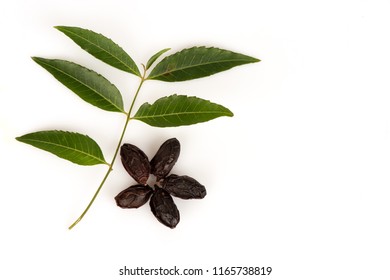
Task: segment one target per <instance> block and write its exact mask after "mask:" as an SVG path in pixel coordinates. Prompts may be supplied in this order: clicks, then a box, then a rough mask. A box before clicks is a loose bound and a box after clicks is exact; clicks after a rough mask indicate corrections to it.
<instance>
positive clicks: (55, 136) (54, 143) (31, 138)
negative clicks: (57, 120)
mask: <svg viewBox="0 0 390 280" xmlns="http://www.w3.org/2000/svg"><path fill="white" fill-rule="evenodd" d="M16 140H18V141H20V142H23V143H26V144H30V145H32V146H34V147H36V148H39V149H42V150H45V151H48V152H50V153H52V154H55V155H56V156H58V157H60V158H63V159H66V160H69V161H71V162H73V163H76V164H80V165H95V164H108V163H107V162H106V161H105V159H104V157H103V153H102V151H101V149H100V147H99V145H98V144H97V143H96V142H95V141H94V140H93V139H92V138H90V137H88V136H87V135H82V134H79V133H75V132H68V131H59V130H47V131H38V132H33V133H29V134H26V135H23V136H20V137H17V138H16Z"/></svg>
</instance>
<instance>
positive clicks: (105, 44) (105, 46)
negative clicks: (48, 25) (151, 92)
mask: <svg viewBox="0 0 390 280" xmlns="http://www.w3.org/2000/svg"><path fill="white" fill-rule="evenodd" d="M55 28H56V29H58V30H59V31H61V32H62V33H64V34H65V35H66V36H68V37H69V38H70V39H72V40H73V41H74V42H75V43H76V44H77V45H79V46H80V47H81V48H82V49H83V50H85V51H86V52H88V53H90V54H91V55H93V56H94V57H96V58H97V59H100V60H101V61H103V62H105V63H107V64H109V65H111V66H113V67H115V68H118V69H120V70H123V71H126V72H129V73H132V74H134V75H137V76H138V77H141V74H140V72H139V70H138V67H137V65H136V64H135V62H134V60H133V59H132V58H131V57H130V56H129V55H128V54H127V53H126V52H125V51H124V50H123V49H122V48H121V47H120V46H118V45H117V44H116V43H114V42H113V41H112V40H111V39H109V38H107V37H105V36H103V35H102V34H99V33H96V32H94V31H91V30H87V29H83V28H79V27H70V26H55Z"/></svg>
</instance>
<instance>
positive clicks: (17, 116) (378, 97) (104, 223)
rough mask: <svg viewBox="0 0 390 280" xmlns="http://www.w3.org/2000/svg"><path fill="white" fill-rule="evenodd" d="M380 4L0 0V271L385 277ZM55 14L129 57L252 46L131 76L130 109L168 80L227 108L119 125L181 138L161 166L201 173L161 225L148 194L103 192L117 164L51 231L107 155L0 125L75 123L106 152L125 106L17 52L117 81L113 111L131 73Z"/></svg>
mask: <svg viewBox="0 0 390 280" xmlns="http://www.w3.org/2000/svg"><path fill="white" fill-rule="evenodd" d="M388 4H389V2H388V1H379V0H370V1H368V0H366V1H364V0H360V1H359V0H357V1H356V0H355V1H347V0H337V1H332V0H331V1H303V0H296V1H287V0H275V1H249V0H241V1H210V0H197V1H191V2H189V1H178V0H167V1H114V0H111V1H43V0H39V1H27V0H26V1H17V0H14V1H2V2H1V4H0V32H1V33H0V34H1V45H0V51H1V64H0V77H1V78H0V94H1V102H0V107H1V110H0V155H1V163H0V164H1V166H0V170H1V171H0V172H1V173H0V175H1V176H0V192H1V193H0V217H1V218H0V221H1V233H0V234H1V235H0V236H1V238H0V255H1V259H2V260H1V269H0V278H1V279H7V280H11V279H42V280H45V279H57V280H61V279H96V280H97V279H161V277H149V278H141V277H138V278H137V277H123V276H122V277H121V276H119V274H118V271H119V269H120V268H122V267H123V266H125V265H126V266H127V267H131V268H135V267H137V266H142V267H144V268H154V267H160V266H162V267H165V268H171V267H173V266H174V265H177V266H179V267H181V268H203V269H210V270H211V269H212V267H214V266H272V267H273V272H272V274H271V276H269V277H264V279H316V280H320V279H376V280H380V279H390V270H389V263H390V253H389V252H390V241H389V240H390V238H389V236H390V226H389V213H390V205H389V196H390V192H389V191H388V189H389V187H390V176H389V168H390V123H389V121H390V110H389V107H390V97H389V96H390V85H389V72H390V68H389V65H390V52H389V50H390V37H389V36H390V35H389V27H390V17H389V15H388V11H389V5H388ZM55 25H69V26H80V27H84V28H89V29H92V30H94V31H97V32H99V33H102V34H104V35H106V36H108V37H110V38H111V39H113V40H114V41H115V42H117V43H118V44H119V45H120V46H122V47H123V48H124V49H125V50H126V51H127V52H128V53H129V54H130V55H131V56H132V58H133V59H134V60H135V61H136V62H137V63H138V65H140V64H141V63H145V62H146V61H147V60H148V58H149V57H150V56H151V55H152V54H154V53H155V52H156V51H158V50H160V49H163V48H166V47H171V48H172V51H171V52H170V53H173V52H175V51H179V50H181V49H183V48H186V47H190V46H193V45H206V46H216V47H220V48H225V49H230V50H233V51H237V52H241V53H244V54H247V55H250V56H254V57H257V58H259V59H261V60H262V61H261V62H260V63H256V64H250V65H245V66H240V67H237V68H234V69H232V70H229V71H227V72H223V73H220V74H217V75H214V76H211V77H208V78H204V79H198V80H194V81H188V82H182V83H163V82H158V81H150V82H147V83H146V84H145V86H144V87H143V89H142V92H141V95H140V97H139V100H138V102H137V104H136V105H137V106H139V105H140V104H142V103H143V102H146V101H148V102H152V101H154V100H156V99H157V98H159V97H161V96H165V95H169V94H173V93H179V94H187V95H196V96H199V97H202V98H205V99H210V100H212V101H214V102H216V103H220V104H222V105H224V106H226V107H228V108H230V109H231V110H232V111H233V112H234V114H235V116H234V117H233V118H219V119H216V120H214V121H211V122H208V123H204V124H198V125H195V126H190V127H179V128H174V129H159V128H153V127H149V126H147V125H146V124H143V123H139V122H136V121H134V122H132V123H130V126H129V129H128V133H127V134H126V137H125V140H126V141H127V142H130V143H133V144H136V145H137V146H139V147H140V148H141V149H143V150H144V151H145V153H146V154H147V155H149V156H150V157H152V156H153V155H154V153H155V151H156V150H157V148H158V147H159V145H160V144H161V143H162V142H163V141H165V140H166V139H167V138H170V137H177V138H178V139H179V140H180V141H181V144H182V152H181V155H180V158H179V160H178V162H177V165H176V166H175V167H174V170H173V172H175V173H177V174H183V175H184V174H187V175H190V176H192V177H194V178H196V179H198V180H199V181H200V182H201V183H203V184H204V185H206V187H207V191H208V195H207V196H206V198H205V199H203V200H196V201H183V200H178V199H176V202H177V205H178V208H179V209H180V213H181V222H180V224H179V225H178V227H177V228H176V229H174V230H171V229H169V228H166V227H164V226H163V225H161V224H160V223H159V222H158V221H157V220H156V219H155V218H154V217H153V215H152V214H151V212H150V210H149V206H148V205H145V206H144V207H142V208H140V209H138V210H134V211H132V210H129V211H126V210H123V209H120V208H118V207H117V206H116V205H115V202H114V200H113V197H114V196H115V195H116V194H117V193H118V192H119V191H121V190H122V189H124V188H126V187H128V186H129V185H131V184H133V183H134V181H133V180H132V179H131V178H130V176H128V175H127V173H126V172H125V171H124V169H123V168H122V166H121V164H120V162H119V161H117V163H116V165H115V167H114V169H115V170H114V171H113V172H112V173H111V175H110V177H109V179H108V180H107V182H106V185H105V186H104V188H103V190H102V192H101V193H100V195H99V197H98V199H97V200H96V202H95V204H94V205H93V207H92V208H91V210H90V212H89V213H88V214H87V216H86V217H85V218H84V220H83V221H82V222H81V223H80V224H79V225H78V226H76V227H75V228H74V229H73V230H71V231H69V230H68V229H67V227H68V226H69V225H70V224H71V223H72V222H73V220H74V219H76V218H77V217H78V215H79V214H80V213H81V212H82V210H83V209H84V207H85V206H86V204H87V203H88V201H89V199H90V198H91V196H92V195H93V193H94V191H95V189H96V188H97V186H98V184H99V182H100V181H101V179H102V177H103V175H104V173H105V171H106V167H105V166H93V167H81V166H77V165H73V164H72V163H69V162H67V161H64V160H61V159H59V158H57V157H55V156H53V155H51V154H49V153H46V152H43V151H41V150H39V149H36V148H33V147H31V146H28V145H25V144H23V143H20V142H17V141H15V139H14V138H15V137H16V136H20V135H23V134H25V133H28V132H33V131H38V130H45V129H63V130H72V131H79V132H81V133H85V134H88V135H89V136H91V137H92V138H94V139H95V140H96V141H97V142H98V143H99V145H100V146H101V147H102V150H103V152H104V155H105V157H106V159H107V160H110V158H111V157H112V155H113V152H114V147H115V145H116V141H117V139H118V136H119V133H120V130H121V127H122V125H123V123H124V117H123V116H122V115H120V114H116V113H110V112H106V111H102V110H100V109H98V108H95V107H93V106H91V105H89V104H87V103H85V102H83V101H81V99H79V98H78V97H77V96H76V95H75V94H73V93H72V92H71V91H69V90H68V89H67V88H65V87H64V86H63V85H61V84H60V83H59V82H58V81H56V80H55V79H54V78H53V77H52V76H51V75H50V74H49V73H47V72H46V71H45V70H44V69H42V68H41V67H40V66H38V65H37V64H35V63H34V62H33V61H32V60H31V59H30V57H31V56H41V57H47V58H61V59H67V60H72V61H75V62H77V63H79V64H82V65H85V66H87V67H89V68H92V69H94V70H96V71H97V72H99V73H101V74H103V75H104V76H106V77H107V78H108V79H109V80H111V81H112V82H113V83H115V84H116V85H117V87H118V88H119V89H120V90H121V92H122V94H123V96H124V100H125V107H126V108H127V107H128V106H129V102H130V100H131V97H132V95H133V94H134V91H135V89H136V87H137V84H138V80H137V78H136V77H135V76H132V75H130V74H126V73H124V72H121V71H119V70H116V69H114V68H112V67H110V66H107V65H105V64H104V63H102V62H100V61H98V60H96V59H95V58H93V57H92V56H90V55H89V54H87V53H85V52H84V51H82V50H81V49H80V48H79V47H78V46H77V45H75V44H74V43H73V42H72V41H71V40H70V39H68V38H67V37H66V36H64V35H63V34H62V33H61V32H59V31H57V30H55V29H54V28H52V27H53V26H55ZM195 278H199V279H212V278H220V277H216V276H214V277H213V276H211V275H210V274H209V276H203V277H193V279H195ZM224 278H225V279H227V278H229V279H242V277H232V276H230V277H224ZM164 279H186V277H184V276H176V277H165V278H164ZM245 279H257V277H253V276H252V277H249V276H248V277H247V278H245Z"/></svg>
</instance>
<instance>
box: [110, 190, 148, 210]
mask: <svg viewBox="0 0 390 280" xmlns="http://www.w3.org/2000/svg"><path fill="white" fill-rule="evenodd" d="M152 193H153V189H152V188H151V187H149V186H144V185H134V186H131V187H128V188H127V189H125V190H123V191H121V192H120V193H119V194H118V195H117V196H116V197H115V201H116V204H117V205H118V206H119V207H121V208H138V207H140V206H142V205H144V204H145V203H146V202H148V200H149V198H150V196H151V195H152Z"/></svg>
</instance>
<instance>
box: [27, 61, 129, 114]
mask: <svg viewBox="0 0 390 280" xmlns="http://www.w3.org/2000/svg"><path fill="white" fill-rule="evenodd" d="M31 59H32V60H34V61H35V62H36V63H37V64H40V63H42V64H45V65H46V66H49V67H51V68H52V69H55V70H56V71H58V72H61V73H62V74H64V75H66V76H67V77H69V78H71V79H73V80H75V81H77V82H78V83H80V84H82V85H84V86H85V87H87V88H89V89H90V90H91V91H93V92H95V93H96V94H97V95H99V96H100V97H102V98H103V99H104V100H106V101H108V103H110V104H112V105H113V106H114V107H115V108H117V109H118V110H119V111H116V112H120V113H125V114H126V112H125V110H124V108H123V107H122V108H121V107H118V106H117V105H116V104H114V103H112V102H111V100H110V99H107V97H106V96H104V95H101V94H100V93H99V92H97V91H96V90H95V89H93V88H91V87H90V86H88V85H87V84H85V83H83V82H82V81H80V80H78V79H76V78H75V77H74V76H71V75H69V74H68V73H66V72H64V71H62V70H61V69H58V68H56V67H53V65H51V64H48V63H45V61H44V60H46V59H47V60H57V61H62V62H66V63H70V64H73V65H76V66H78V67H81V68H83V69H84V70H87V71H89V72H91V73H93V74H96V75H98V76H99V77H101V78H103V79H105V80H106V81H107V82H109V83H110V85H112V86H114V87H115V88H116V89H117V90H118V92H119V89H118V88H117V87H116V86H115V85H114V84H113V83H111V82H110V81H109V80H108V79H107V78H105V77H104V76H103V75H101V74H99V73H97V72H95V71H93V70H91V69H89V68H87V67H85V66H82V65H80V64H77V63H74V62H72V61H68V60H62V59H48V58H42V57H36V56H33V57H31ZM42 59H43V60H42ZM50 74H51V73H50ZM61 83H62V82H61ZM65 86H66V85H65ZM66 87H67V86H66ZM119 93H120V92H119ZM76 94H77V93H76ZM77 95H78V94H77ZM79 97H80V96H79ZM80 98H81V97H80ZM82 99H83V98H82ZM121 99H122V95H121ZM83 100H84V99H83ZM86 102H88V101H86ZM88 103H89V102H88ZM121 103H122V106H123V99H122V102H121ZM90 104H91V103H90ZM91 105H93V106H96V105H94V104H91ZM96 107H98V106H96ZM98 108H100V109H103V108H101V107H98ZM103 110H106V109H103ZM106 111H107V110H106ZM114 112H115V111H114Z"/></svg>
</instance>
